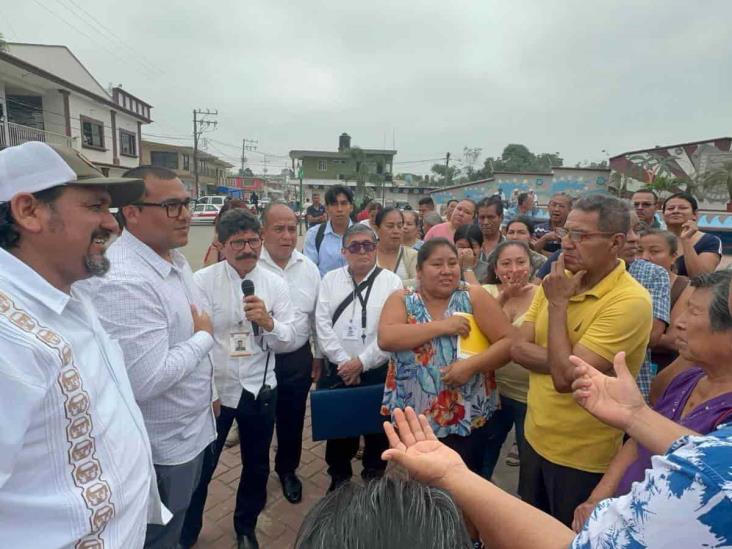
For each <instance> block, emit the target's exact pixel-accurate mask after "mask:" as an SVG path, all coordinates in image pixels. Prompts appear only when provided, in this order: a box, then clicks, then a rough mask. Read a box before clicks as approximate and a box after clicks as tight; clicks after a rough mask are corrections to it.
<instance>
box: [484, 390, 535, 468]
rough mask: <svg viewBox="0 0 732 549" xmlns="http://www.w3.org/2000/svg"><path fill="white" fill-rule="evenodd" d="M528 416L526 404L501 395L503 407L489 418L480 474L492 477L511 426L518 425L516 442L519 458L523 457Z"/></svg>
mask: <svg viewBox="0 0 732 549" xmlns="http://www.w3.org/2000/svg"><path fill="white" fill-rule="evenodd" d="M525 418H526V404H524V403H523V402H519V401H518V400H513V399H512V398H508V397H506V396H503V395H501V407H500V409H498V410H496V411H495V412H494V413H493V415H492V416H491V417H490V419H489V420H488V423H487V424H486V426H485V428H486V430H487V431H488V432H487V434H486V438H487V441H486V446H485V454H484V455H483V467H482V470H481V472H480V474H481V475H482V476H483V477H484V478H487V479H488V480H490V479H491V477H492V476H493V470H494V469H495V468H496V463H498V456H499V454H500V453H501V447H502V446H503V443H504V442H505V441H506V437H507V436H508V433H510V432H511V427H516V444H517V446H518V451H519V459H520V457H521V448H522V447H523V445H524V444H526V439H525V438H524V419H525Z"/></svg>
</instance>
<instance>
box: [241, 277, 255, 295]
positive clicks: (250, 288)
mask: <svg viewBox="0 0 732 549" xmlns="http://www.w3.org/2000/svg"><path fill="white" fill-rule="evenodd" d="M241 291H242V292H243V293H244V297H249V296H250V295H254V282H252V281H251V280H242V281H241Z"/></svg>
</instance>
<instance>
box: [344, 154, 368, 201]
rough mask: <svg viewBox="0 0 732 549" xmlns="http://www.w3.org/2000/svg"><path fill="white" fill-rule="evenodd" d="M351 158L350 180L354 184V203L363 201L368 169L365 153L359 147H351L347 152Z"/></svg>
mask: <svg viewBox="0 0 732 549" xmlns="http://www.w3.org/2000/svg"><path fill="white" fill-rule="evenodd" d="M348 154H349V155H350V156H351V163H352V165H353V173H352V174H351V178H352V179H353V180H354V181H355V182H356V201H357V202H359V201H361V200H363V198H364V196H365V195H366V181H368V178H369V167H368V164H367V163H366V153H364V152H363V149H362V148H361V147H351V148H350V149H349V151H348Z"/></svg>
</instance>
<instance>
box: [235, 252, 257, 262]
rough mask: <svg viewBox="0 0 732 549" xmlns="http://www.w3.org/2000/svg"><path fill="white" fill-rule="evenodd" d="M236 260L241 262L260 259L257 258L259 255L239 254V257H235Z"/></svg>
mask: <svg viewBox="0 0 732 549" xmlns="http://www.w3.org/2000/svg"><path fill="white" fill-rule="evenodd" d="M234 259H236V260H237V261H239V260H241V259H259V258H258V257H257V254H239V255H237V256H235V257H234Z"/></svg>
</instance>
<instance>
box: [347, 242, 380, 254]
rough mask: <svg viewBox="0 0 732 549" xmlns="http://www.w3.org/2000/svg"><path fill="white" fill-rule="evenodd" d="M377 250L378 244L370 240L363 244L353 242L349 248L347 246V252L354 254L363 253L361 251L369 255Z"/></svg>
mask: <svg viewBox="0 0 732 549" xmlns="http://www.w3.org/2000/svg"><path fill="white" fill-rule="evenodd" d="M375 249H376V244H374V243H373V242H371V241H369V240H364V241H362V242H351V243H350V244H349V245H348V246H346V250H348V251H349V252H351V253H352V254H358V253H361V250H363V251H364V252H366V253H367V254H368V253H371V252H373V251H374V250H375Z"/></svg>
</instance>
